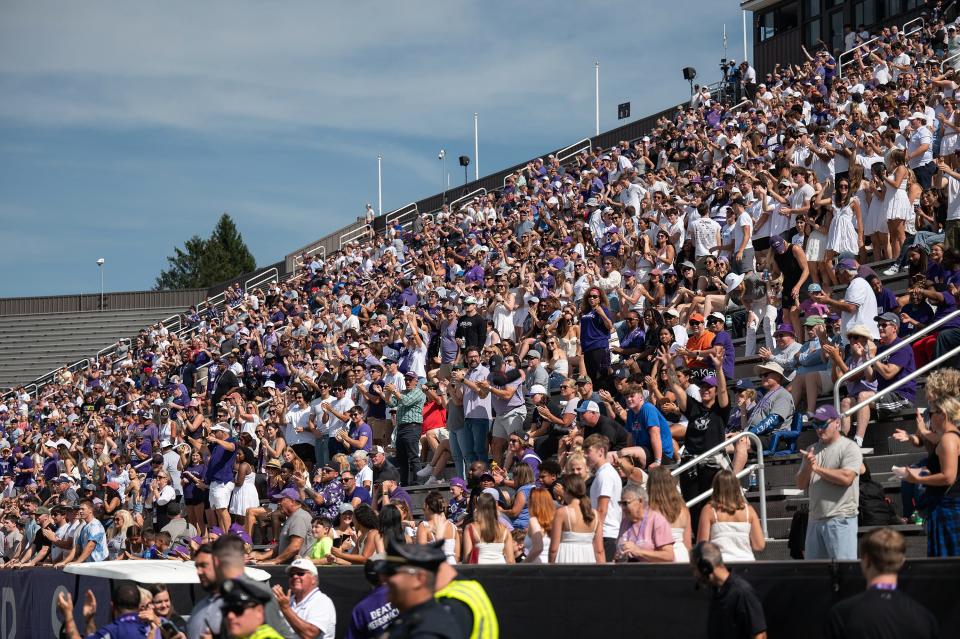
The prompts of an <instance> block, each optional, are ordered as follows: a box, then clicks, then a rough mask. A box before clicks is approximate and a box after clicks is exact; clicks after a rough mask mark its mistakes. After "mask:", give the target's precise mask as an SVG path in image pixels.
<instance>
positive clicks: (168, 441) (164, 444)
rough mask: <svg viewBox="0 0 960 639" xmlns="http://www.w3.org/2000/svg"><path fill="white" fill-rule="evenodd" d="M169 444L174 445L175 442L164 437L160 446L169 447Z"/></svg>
mask: <svg viewBox="0 0 960 639" xmlns="http://www.w3.org/2000/svg"><path fill="white" fill-rule="evenodd" d="M169 446H173V442H172V441H170V440H169V439H164V440H163V441H162V442H160V448H167V447H169Z"/></svg>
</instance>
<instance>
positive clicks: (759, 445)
mask: <svg viewBox="0 0 960 639" xmlns="http://www.w3.org/2000/svg"><path fill="white" fill-rule="evenodd" d="M743 438H747V439H749V440H750V441H751V443H753V445H754V447H755V448H756V450H757V461H756V462H755V463H754V464H750V465H748V466H747V467H745V468H744V469H743V470H741V471H740V472H739V473H737V478H738V479H740V478H742V477H745V476H746V475H749V474H750V473H752V472H753V471H757V488H758V490H759V492H760V526H761V527H762V528H763V536H764V537H768V534H767V482H766V475H765V469H766V466H765V465H764V463H763V442H761V441H760V438H759V437H757V436H756V435H755V434H754V433H751V432H750V431H748V430H745V431H741V432H739V433H737V434H736V435H734V436H733V437H731V438H730V439H727V440H725V441H723V442H720V443H719V444H717V445H716V446H714V447H713V448H711V449H710V450H708V451H706V452H703V453H701V454H700V455H698V456H696V457H694V458H693V459H691V460H690V461H688V462H686V463H684V464H681V465H680V466H678V467H676V468H674V469H673V470H672V471H670V474H671V475H673V476H674V477H677V476H679V475H681V474H683V473H685V472H686V471H688V470H690V469H691V468H693V467H695V466H699V465H700V464H702V463H703V462H705V461H707V460H708V459H710V458H712V457H713V456H715V455H716V454H717V453H720V452H723V451H724V450H726V448H727V446H730V445H732V444H735V443H736V442H737V441H739V440H741V439H743ZM712 494H713V489H710V490H708V491H706V492H704V493H701V494H700V495H697V496H696V497H694V498H693V499H691V500H690V501H688V502H687V507H690V506H695V505H697V504H699V503H700V502H701V501H703V500H705V499H707V498H708V497H710V495H712Z"/></svg>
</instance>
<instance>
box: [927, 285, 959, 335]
mask: <svg viewBox="0 0 960 639" xmlns="http://www.w3.org/2000/svg"><path fill="white" fill-rule="evenodd" d="M940 294H941V295H943V304H937V312H936V314H935V315H934V316H933V321H934V322H936V321H937V320H939V319H943V318H944V317H946V316H947V315H949V314H950V313H952V312H954V311H955V310H957V299H956V298H955V297H954V296H953V295H952V294H951V293H950V292H949V291H940ZM948 328H960V317H954V318H953V319H952V320H950V321H949V322H946V323H945V324H942V325H941V326H940V330H941V331H945V330H947V329H948Z"/></svg>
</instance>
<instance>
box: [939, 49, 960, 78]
mask: <svg viewBox="0 0 960 639" xmlns="http://www.w3.org/2000/svg"><path fill="white" fill-rule="evenodd" d="M957 58H960V53H954V54H953V55H951V56H949V57H946V58H944V59H943V61H942V62H941V63H940V73H943V72H944V71H946V70H947V63H948V62H952V61H953V60H956V59H957Z"/></svg>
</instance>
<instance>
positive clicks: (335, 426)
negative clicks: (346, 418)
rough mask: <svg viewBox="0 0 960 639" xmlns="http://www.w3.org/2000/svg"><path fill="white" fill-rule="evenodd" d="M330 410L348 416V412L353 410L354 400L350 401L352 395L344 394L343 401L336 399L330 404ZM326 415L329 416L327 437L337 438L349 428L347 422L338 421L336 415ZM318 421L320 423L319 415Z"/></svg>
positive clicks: (318, 416)
mask: <svg viewBox="0 0 960 639" xmlns="http://www.w3.org/2000/svg"><path fill="white" fill-rule="evenodd" d="M330 408H332V409H333V410H335V411H337V412H338V413H343V414H346V412H347V411H348V410H350V409H351V408H353V400H352V399H350V395H349V394H348V393H344V395H343V399H335V400H333V401H332V402H330ZM320 410H321V411H322V410H323V409H322V408H321V409H320ZM324 414H325V415H329V417H328V419H327V437H336V435H337V433H339V432H340V431H341V430H345V429H347V428H348V426H347V422H343V421H340V420H339V419H337V417H336V415H332V414H329V413H324ZM317 420H318V422H319V420H320V415H319V413H318V415H317Z"/></svg>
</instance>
